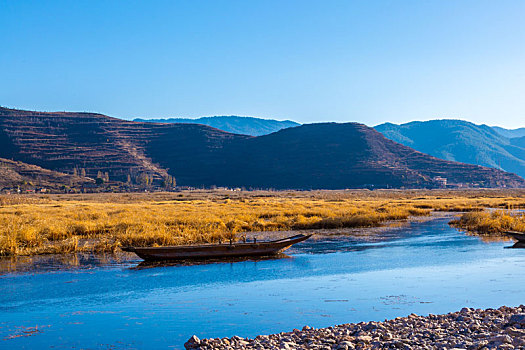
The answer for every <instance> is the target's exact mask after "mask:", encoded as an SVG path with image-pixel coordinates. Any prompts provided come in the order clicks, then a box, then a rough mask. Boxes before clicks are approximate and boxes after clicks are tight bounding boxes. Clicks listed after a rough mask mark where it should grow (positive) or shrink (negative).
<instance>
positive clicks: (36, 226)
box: [0, 189, 525, 256]
mask: <svg viewBox="0 0 525 350" xmlns="http://www.w3.org/2000/svg"><path fill="white" fill-rule="evenodd" d="M487 208H492V209H496V210H491V211H484V209H487ZM523 208H525V190H519V189H512V190H511V189H499V190H488V189H487V190H375V191H369V190H346V191H343V190H341V191H226V190H194V191H182V192H166V193H122V194H109V193H108V194H82V195H80V194H77V195H73V194H72V195H1V196H0V256H19V255H37V254H60V253H73V252H115V251H117V250H118V248H119V247H122V246H131V245H133V246H161V245H179V244H192V243H216V242H218V241H219V240H222V241H226V240H229V239H230V238H232V239H233V240H238V239H240V238H241V237H242V235H243V233H245V232H254V231H257V232H259V231H281V230H286V231H297V230H317V229H343V228H363V227H377V226H381V225H382V224H384V223H385V222H388V221H402V220H407V219H408V218H409V217H413V216H427V215H430V213H431V212H432V211H446V212H465V213H464V214H463V215H462V216H461V217H460V218H459V219H457V220H454V221H453V222H452V223H451V224H452V225H454V226H456V227H458V228H462V229H467V230H469V231H474V232H479V233H482V234H485V233H497V232H501V231H503V230H517V231H523V230H525V223H524V216H523V214H522V213H519V212H517V213H513V212H512V211H513V210H515V209H523Z"/></svg>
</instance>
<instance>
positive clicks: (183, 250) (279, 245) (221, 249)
mask: <svg viewBox="0 0 525 350" xmlns="http://www.w3.org/2000/svg"><path fill="white" fill-rule="evenodd" d="M311 236H312V235H303V234H300V235H296V236H293V237H288V238H283V239H278V240H276V241H268V242H247V243H232V244H229V243H226V244H202V245H185V246H169V247H124V248H122V250H123V251H125V252H133V253H135V254H137V255H138V256H139V257H141V258H142V259H144V260H178V259H206V258H224V257H239V256H265V255H273V254H277V253H280V252H283V251H285V250H286V249H288V248H290V247H291V246H292V245H294V244H296V243H299V242H302V241H304V240H306V239H308V238H310V237H311Z"/></svg>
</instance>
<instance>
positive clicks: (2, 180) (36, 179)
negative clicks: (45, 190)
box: [0, 158, 92, 189]
mask: <svg viewBox="0 0 525 350" xmlns="http://www.w3.org/2000/svg"><path fill="white" fill-rule="evenodd" d="M90 182H92V180H90V179H87V178H82V177H80V176H73V175H69V174H64V173H60V172H56V171H52V170H48V169H43V168H41V167H39V166H36V165H31V164H26V163H23V162H18V161H13V160H9V159H3V158H0V189H2V188H5V187H14V186H20V187H24V186H26V185H32V186H37V187H40V186H42V187H56V188H58V187H61V186H63V185H68V186H75V185H80V184H86V183H90Z"/></svg>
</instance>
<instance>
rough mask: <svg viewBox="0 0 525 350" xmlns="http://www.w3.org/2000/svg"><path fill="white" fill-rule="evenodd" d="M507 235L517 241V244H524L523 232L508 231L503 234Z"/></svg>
mask: <svg viewBox="0 0 525 350" xmlns="http://www.w3.org/2000/svg"><path fill="white" fill-rule="evenodd" d="M505 233H506V234H507V235H509V236H511V237H512V238H514V239H515V240H517V241H518V242H520V243H525V233H523V232H514V231H509V232H505Z"/></svg>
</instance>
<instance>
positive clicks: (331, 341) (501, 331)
mask: <svg viewBox="0 0 525 350" xmlns="http://www.w3.org/2000/svg"><path fill="white" fill-rule="evenodd" d="M184 346H185V347H186V349H323V350H325V349H326V350H348V349H469V350H475V349H476V350H477V349H525V306H524V305H521V306H519V307H507V306H502V307H500V308H499V309H486V310H482V309H471V308H463V309H462V310H461V311H458V312H453V313H449V314H446V315H429V316H418V315H415V314H411V315H409V316H408V317H398V318H395V319H393V320H385V321H384V322H361V323H351V324H343V325H339V326H334V327H328V328H319V329H315V328H311V327H308V326H305V327H303V329H302V330H298V329H294V330H293V331H292V332H287V333H278V334H271V335H259V336H257V337H256V338H255V339H249V338H241V337H237V336H234V337H231V338H215V339H214V338H210V339H202V340H200V339H199V338H197V337H196V336H192V337H191V338H190V339H189V340H188V341H187V342H186V344H184Z"/></svg>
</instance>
